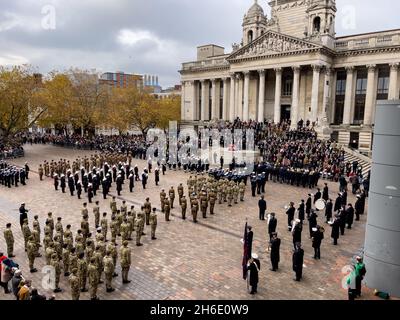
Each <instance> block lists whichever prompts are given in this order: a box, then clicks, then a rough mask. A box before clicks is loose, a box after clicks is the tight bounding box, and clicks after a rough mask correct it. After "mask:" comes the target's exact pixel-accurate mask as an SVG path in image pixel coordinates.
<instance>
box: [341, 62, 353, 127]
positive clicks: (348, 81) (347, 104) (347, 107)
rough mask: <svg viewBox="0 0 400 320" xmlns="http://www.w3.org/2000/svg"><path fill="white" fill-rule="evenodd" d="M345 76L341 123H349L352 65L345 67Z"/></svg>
mask: <svg viewBox="0 0 400 320" xmlns="http://www.w3.org/2000/svg"><path fill="white" fill-rule="evenodd" d="M346 71H347V78H346V94H345V97H344V112H343V124H344V125H350V123H351V105H352V102H353V98H354V92H353V80H354V67H353V66H350V67H346Z"/></svg>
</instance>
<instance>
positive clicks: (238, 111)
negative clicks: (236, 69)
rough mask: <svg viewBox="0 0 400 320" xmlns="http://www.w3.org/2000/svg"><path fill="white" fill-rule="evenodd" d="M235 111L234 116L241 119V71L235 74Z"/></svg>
mask: <svg viewBox="0 0 400 320" xmlns="http://www.w3.org/2000/svg"><path fill="white" fill-rule="evenodd" d="M236 80H237V81H236V86H237V88H236V94H237V101H236V112H235V116H236V117H239V118H240V119H241V120H243V75H242V74H241V73H237V74H236Z"/></svg>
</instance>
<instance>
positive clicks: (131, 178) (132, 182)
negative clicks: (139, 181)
mask: <svg viewBox="0 0 400 320" xmlns="http://www.w3.org/2000/svg"><path fill="white" fill-rule="evenodd" d="M134 187H135V176H134V175H133V173H131V174H130V175H129V192H130V193H132V192H133V188H134Z"/></svg>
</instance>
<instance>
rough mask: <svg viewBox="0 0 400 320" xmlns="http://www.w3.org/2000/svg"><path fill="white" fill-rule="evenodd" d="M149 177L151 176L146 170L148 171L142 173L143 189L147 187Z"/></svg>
mask: <svg viewBox="0 0 400 320" xmlns="http://www.w3.org/2000/svg"><path fill="white" fill-rule="evenodd" d="M148 178H149V177H148V175H147V172H146V171H145V172H143V173H142V187H143V190H144V189H146V185H147V179H148Z"/></svg>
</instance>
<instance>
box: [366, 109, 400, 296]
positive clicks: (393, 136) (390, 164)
mask: <svg viewBox="0 0 400 320" xmlns="http://www.w3.org/2000/svg"><path fill="white" fill-rule="evenodd" d="M374 131H375V134H374V147H373V152H372V154H373V159H372V162H373V164H372V171H371V183H370V193H369V202H368V221H367V230H366V237H365V256H364V261H365V266H366V269H367V274H366V277H365V282H366V285H367V286H368V287H369V288H373V289H378V290H380V291H383V292H387V293H389V294H391V295H392V296H397V297H400V101H384V102H378V105H377V109H376V120H375V130H374Z"/></svg>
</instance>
